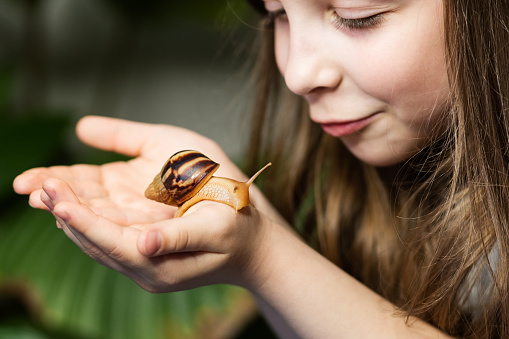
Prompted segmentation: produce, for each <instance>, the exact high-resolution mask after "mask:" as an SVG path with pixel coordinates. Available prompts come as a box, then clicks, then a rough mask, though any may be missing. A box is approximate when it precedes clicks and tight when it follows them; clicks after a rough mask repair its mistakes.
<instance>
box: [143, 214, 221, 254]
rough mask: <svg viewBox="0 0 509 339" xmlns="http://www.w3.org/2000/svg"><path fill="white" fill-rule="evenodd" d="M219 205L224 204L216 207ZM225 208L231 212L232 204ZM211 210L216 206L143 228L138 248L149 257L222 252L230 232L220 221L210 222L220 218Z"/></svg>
mask: <svg viewBox="0 0 509 339" xmlns="http://www.w3.org/2000/svg"><path fill="white" fill-rule="evenodd" d="M218 208H219V209H221V208H223V207H222V206H217V207H215V209H218ZM224 209H225V210H226V213H229V214H231V211H230V210H229V209H230V208H229V207H227V206H225V207H224ZM210 213H215V212H214V208H211V209H207V208H203V207H202V208H200V211H196V212H194V213H191V214H189V215H185V216H183V217H180V218H174V219H170V220H165V221H162V222H161V223H160V224H159V225H157V226H154V227H151V228H146V229H144V230H143V232H142V233H141V234H140V235H139V236H138V240H137V247H138V251H139V252H140V253H141V254H142V255H144V256H148V257H150V256H159V255H163V254H170V253H182V252H195V251H206V252H216V253H218V252H221V250H219V249H220V248H222V246H221V244H222V243H225V242H227V238H228V237H229V234H230V233H229V232H225V229H224V226H221V223H220V222H218V223H215V222H211V220H218V219H217V216H216V218H214V216H212V215H210ZM219 220H221V219H219Z"/></svg>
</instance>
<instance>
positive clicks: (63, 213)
mask: <svg viewBox="0 0 509 339" xmlns="http://www.w3.org/2000/svg"><path fill="white" fill-rule="evenodd" d="M53 213H54V214H55V216H56V217H58V218H60V219H62V221H63V222H68V221H69V214H67V212H66V211H62V210H59V211H53Z"/></svg>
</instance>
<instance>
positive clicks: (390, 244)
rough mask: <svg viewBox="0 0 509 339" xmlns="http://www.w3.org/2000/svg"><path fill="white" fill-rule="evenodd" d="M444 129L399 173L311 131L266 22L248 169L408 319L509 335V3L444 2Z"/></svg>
mask: <svg viewBox="0 0 509 339" xmlns="http://www.w3.org/2000/svg"><path fill="white" fill-rule="evenodd" d="M443 1H444V26H445V44H446V46H445V50H446V58H447V61H448V72H449V82H450V87H451V95H450V96H451V99H450V106H449V111H450V113H449V114H447V119H448V121H449V122H448V126H449V127H448V129H447V131H445V132H444V133H442V134H441V135H439V136H437V137H436V138H435V139H434V140H433V141H432V142H431V143H430V144H429V145H428V146H427V147H426V148H425V149H423V150H422V151H421V152H419V153H418V154H417V155H416V156H414V157H412V158H411V159H409V160H408V161H407V162H405V163H404V164H401V165H399V166H398V168H397V169H396V170H397V173H398V175H396V177H387V176H386V175H385V173H384V170H383V169H377V168H374V167H372V166H369V165H366V164H364V163H362V162H360V161H359V160H357V159H356V158H355V157H353V156H352V155H351V154H350V153H349V152H348V150H347V149H346V148H345V147H344V146H343V145H342V143H341V142H340V141H339V140H337V139H334V138H332V137H329V136H327V135H325V134H324V133H323V132H322V131H321V129H320V128H319V127H317V126H315V125H313V124H312V123H311V122H310V120H309V116H308V112H307V105H306V104H305V102H304V101H303V100H302V99H301V98H299V97H297V96H295V95H293V94H292V93H290V92H289V90H288V89H287V88H286V87H285V85H284V82H283V81H282V79H281V76H280V75H279V73H278V71H277V67H276V65H275V60H274V50H273V45H274V41H273V24H272V23H271V21H270V20H269V19H265V20H264V23H263V30H262V31H263V33H262V35H263V37H262V38H261V45H260V48H259V54H258V58H257V63H256V65H255V72H254V74H255V78H254V81H255V83H256V84H257V91H256V92H255V96H254V104H255V105H254V106H255V107H254V115H253V117H254V120H253V132H252V135H251V140H250V141H251V142H250V149H249V152H248V154H249V159H248V162H247V167H248V170H249V171H253V170H254V169H255V168H257V167H258V166H259V164H260V163H264V162H265V161H267V160H270V161H272V162H273V163H274V164H275V166H274V169H272V170H271V172H270V173H267V174H266V177H265V179H264V181H263V189H264V191H265V193H266V195H267V196H268V197H269V198H270V199H271V200H272V202H273V203H274V205H275V206H276V207H278V209H279V211H280V212H281V213H282V214H283V215H284V217H285V218H287V220H288V221H289V222H290V223H292V224H293V225H295V227H296V228H297V229H298V231H299V232H300V233H301V234H302V236H303V237H304V238H305V239H306V240H307V241H308V242H309V243H310V245H312V246H314V247H316V248H317V249H318V250H320V251H321V252H322V253H323V254H324V255H325V256H326V257H327V258H329V259H330V260H331V261H333V262H335V263H336V264H337V265H338V266H340V267H341V268H342V269H344V270H345V271H347V272H348V273H350V274H351V275H353V276H354V277H356V278H357V279H359V280H360V281H361V282H363V283H364V284H366V285H367V286H368V287H370V288H372V289H373V290H375V291H376V292H378V293H380V294H381V295H383V296H384V297H386V298H387V299H388V300H390V301H391V302H393V303H394V304H395V305H396V306H398V307H399V310H400V311H403V312H404V314H406V315H412V316H416V317H419V318H421V319H423V320H424V321H427V322H429V323H431V324H433V325H435V326H437V327H438V328H440V329H442V330H443V331H445V332H447V333H449V334H451V335H456V336H462V337H475V338H509V206H508V205H509V177H508V176H509V43H508V41H509V31H508V29H509V28H508V27H509V3H508V2H507V0H485V1H473V0H465V1H461V0H443Z"/></svg>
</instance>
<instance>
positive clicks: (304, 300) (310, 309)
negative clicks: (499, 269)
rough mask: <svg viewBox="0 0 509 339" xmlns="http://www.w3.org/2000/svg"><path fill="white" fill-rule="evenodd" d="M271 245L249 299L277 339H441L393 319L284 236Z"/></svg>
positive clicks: (384, 306) (353, 283) (376, 299)
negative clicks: (267, 266)
mask: <svg viewBox="0 0 509 339" xmlns="http://www.w3.org/2000/svg"><path fill="white" fill-rule="evenodd" d="M276 232H283V233H286V232H287V231H285V230H284V229H282V228H281V227H279V228H277V229H276ZM277 239H278V242H277V247H278V248H277V251H276V252H272V255H271V258H270V260H271V262H272V265H271V267H272V269H271V271H270V273H269V274H268V275H267V276H266V279H265V281H264V284H263V285H261V286H260V287H259V288H258V289H257V290H256V291H254V294H255V297H256V298H257V299H258V302H259V304H260V306H261V310H262V312H264V313H265V315H266V316H267V317H268V318H270V317H273V319H272V320H270V319H269V322H271V323H272V325H273V327H274V329H275V330H276V331H277V332H278V333H279V335H280V336H281V337H284V338H292V337H299V338H371V337H373V338H446V337H447V336H446V335H445V334H443V333H441V332H440V331H438V330H437V329H436V328H434V327H432V326H430V325H429V324H426V323H424V322H422V321H420V320H417V319H411V320H410V321H409V322H408V323H407V322H406V318H405V317H399V316H396V315H394V310H395V309H394V306H393V305H392V304H391V303H389V302H388V301H386V300H385V299H383V298H381V297H380V296H379V295H377V294H376V293H374V292H373V291H371V290H370V289H368V288H367V287H365V286H364V285H362V284H361V283H359V282H358V281H357V280H355V279H353V278H352V277H350V276H349V275H348V274H346V273H345V272H344V271H342V270H340V269H339V268H337V267H336V266H335V265H333V264H332V263H330V262H329V261H328V260H326V259H325V258H323V257H322V256H320V255H319V254H318V253H316V252H315V251H314V250H312V249H311V248H309V247H308V246H306V245H305V244H303V243H302V242H300V241H299V240H298V239H296V238H295V237H293V236H291V235H290V234H286V236H284V234H280V236H278V237H277ZM274 254H275V255H274Z"/></svg>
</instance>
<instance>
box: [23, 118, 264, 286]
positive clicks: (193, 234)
mask: <svg viewBox="0 0 509 339" xmlns="http://www.w3.org/2000/svg"><path fill="white" fill-rule="evenodd" d="M77 134H78V136H79V138H80V139H81V140H82V141H84V142H85V143H88V144H90V145H92V146H95V147H97V148H101V149H104V150H109V151H116V152H119V153H123V154H126V155H129V156H134V157H135V158H134V159H132V160H130V161H127V162H116V163H110V164H105V165H102V166H91V165H75V166H70V167H64V166H56V167H50V168H38V169H32V170H29V171H27V172H25V173H23V174H21V175H20V176H18V177H17V178H16V179H15V181H14V188H15V190H16V192H18V193H20V194H30V198H29V200H30V204H31V205H32V206H33V207H35V208H40V209H45V210H49V211H51V212H52V213H53V215H54V216H55V218H56V219H57V221H58V225H59V227H61V228H63V229H64V231H65V233H66V234H67V236H69V238H71V239H72V240H73V241H74V242H75V243H76V244H77V245H78V246H79V247H80V248H81V249H82V250H83V251H85V252H86V253H87V254H88V255H89V256H91V257H92V258H94V259H95V260H97V261H98V262H101V263H102V264H104V265H106V266H108V267H111V268H113V269H115V270H118V271H120V272H122V273H124V274H126V275H127V276H129V277H131V278H132V279H133V280H134V281H136V282H137V283H138V284H139V285H140V286H142V287H144V288H145V289H147V290H150V291H153V292H163V291H171V290H178V289H185V288H192V287H196V286H199V285H205V284H210V283H218V282H223V283H225V282H229V283H236V284H242V281H247V280H249V279H250V277H248V276H249V275H250V274H249V273H242V272H250V270H246V269H245V268H246V267H247V266H248V263H249V262H250V261H253V259H252V258H253V253H254V252H257V253H263V251H258V247H260V246H258V244H263V241H255V239H261V238H263V236H264V229H265V228H264V227H263V225H264V224H266V223H264V222H261V220H265V219H264V218H262V217H261V215H260V214H259V213H258V212H257V211H256V210H255V209H254V208H251V207H248V208H246V209H245V210H242V211H240V212H238V213H237V214H235V211H234V210H233V209H231V208H229V207H227V206H222V205H220V204H214V207H213V208H211V207H210V206H208V207H207V206H206V204H200V205H199V206H200V207H196V208H194V209H191V210H189V212H188V214H189V215H188V216H186V217H184V218H180V219H175V220H171V217H172V215H173V213H174V208H172V207H169V206H166V205H163V204H160V203H156V202H153V201H150V200H148V199H146V198H145V197H144V196H143V192H144V190H145V188H146V186H147V185H148V183H149V182H150V181H151V180H152V178H153V176H154V175H155V174H156V173H157V172H158V171H159V170H160V168H161V166H162V164H163V163H164V161H165V160H166V159H167V157H169V156H170V155H171V154H173V153H174V152H176V151H178V150H180V149H198V150H200V151H202V152H204V153H205V154H207V155H209V156H210V157H211V158H212V159H214V160H215V161H217V162H220V163H221V168H220V169H219V171H222V173H223V174H222V175H225V176H229V177H233V178H236V179H238V180H243V179H244V176H243V174H242V173H241V172H240V171H239V170H238V169H237V168H236V167H235V166H234V165H233V164H232V163H231V162H230V161H229V160H228V159H227V158H226V156H225V155H224V153H223V152H222V151H221V150H220V149H219V147H218V146H217V145H216V144H215V143H213V142H211V141H210V140H209V139H206V138H204V137H202V136H199V135H197V134H195V133H193V132H191V131H188V130H185V129H181V128H176V127H170V126H159V125H149V124H141V123H134V122H128V121H123V120H118V119H111V118H99V117H87V118H84V119H82V120H81V121H80V122H79V124H78V126H77ZM219 171H218V172H219ZM209 205H210V203H209ZM248 245H249V246H248ZM240 267H242V268H244V270H241V269H239V268H240ZM241 273H242V274H241Z"/></svg>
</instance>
